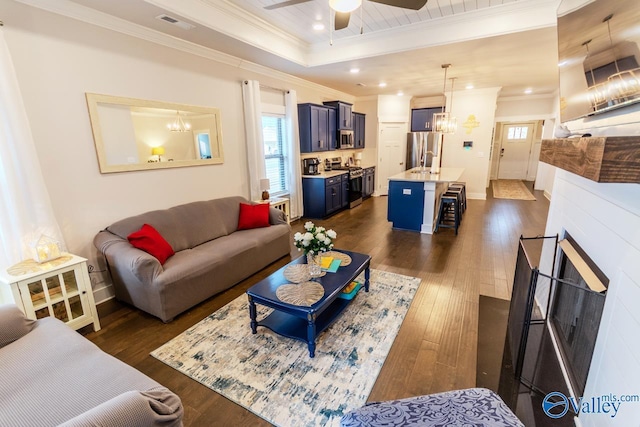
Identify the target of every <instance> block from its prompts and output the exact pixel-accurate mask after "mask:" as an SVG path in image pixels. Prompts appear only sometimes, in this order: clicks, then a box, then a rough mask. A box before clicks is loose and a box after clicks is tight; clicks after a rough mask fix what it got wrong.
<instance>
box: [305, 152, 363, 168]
mask: <svg viewBox="0 0 640 427" xmlns="http://www.w3.org/2000/svg"><path fill="white" fill-rule="evenodd" d="M362 152H363V150H335V151H322V152H319V153H305V154H302V155H301V156H300V160H302V159H309V158H314V157H317V158H319V159H320V170H321V171H323V170H324V159H332V158H334V157H341V158H342V164H343V165H344V164H345V163H346V162H347V160H348V159H349V157H351V158H353V161H354V163H356V159H355V155H356V153H362ZM361 166H370V165H361Z"/></svg>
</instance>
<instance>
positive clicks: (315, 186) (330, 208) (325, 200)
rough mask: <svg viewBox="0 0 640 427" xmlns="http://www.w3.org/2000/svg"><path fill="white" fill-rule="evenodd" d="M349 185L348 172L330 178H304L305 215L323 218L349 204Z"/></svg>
mask: <svg viewBox="0 0 640 427" xmlns="http://www.w3.org/2000/svg"><path fill="white" fill-rule="evenodd" d="M345 184H346V188H345ZM348 186H349V175H348V173H344V174H340V175H337V176H333V177H330V178H320V177H316V178H302V199H303V204H304V216H305V217H307V218H317V219H321V218H325V217H327V216H329V215H331V214H333V213H336V212H338V211H340V210H341V209H343V208H344V207H346V206H348V204H349V190H348ZM345 197H346V198H345Z"/></svg>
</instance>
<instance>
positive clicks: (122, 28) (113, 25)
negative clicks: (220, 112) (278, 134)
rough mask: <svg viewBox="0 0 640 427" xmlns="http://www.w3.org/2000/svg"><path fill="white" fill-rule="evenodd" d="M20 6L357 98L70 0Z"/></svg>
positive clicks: (329, 93) (29, 1)
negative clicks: (30, 7) (26, 6)
mask: <svg viewBox="0 0 640 427" xmlns="http://www.w3.org/2000/svg"><path fill="white" fill-rule="evenodd" d="M16 1H17V2H19V3H23V4H26V5H28V6H32V7H35V8H38V9H42V10H45V11H47V12H51V13H55V14H58V15H61V16H65V17H67V18H71V19H75V20H77V21H81V22H84V23H87V24H90V25H95V26H98V27H101V28H105V29H107V30H111V31H115V32H117V33H120V34H125V35H128V36H131V37H136V38H138V39H141V40H145V41H148V42H151V43H154V44H158V45H161V46H165V47H169V48H171V49H176V50H179V51H182V52H186V53H189V54H192V55H196V56H200V57H202V58H206V59H210V60H212V61H216V62H219V63H221V64H224V65H228V66H231V67H234V68H238V69H241V70H246V71H250V72H254V73H256V74H261V75H263V76H265V77H271V78H274V79H278V80H280V81H283V82H286V83H288V84H291V85H295V86H298V87H303V88H307V89H310V90H316V91H320V92H322V93H323V94H326V96H330V97H332V98H335V99H345V100H349V99H352V98H353V95H351V94H348V93H345V92H341V91H338V90H335V89H332V88H329V87H327V86H323V85H320V84H317V83H313V82H310V81H308V80H304V79H301V78H299V77H296V76H293V75H291V74H287V73H284V72H282V71H278V70H275V69H273V68H269V67H265V66H264V65H260V64H256V63H254V62H250V61H246V60H244V59H241V58H238V57H236V56H233V55H229V54H227V53H224V52H220V51H218V50H215V49H211V48H208V47H204V46H201V45H198V44H196V43H192V42H189V41H186V40H182V39H179V38H177V37H173V36H170V35H168V34H165V33H161V32H159V31H156V30H153V29H150V28H147V27H144V26H141V25H138V24H134V23H132V22H129V21H126V20H124V19H120V18H117V17H115V16H112V15H109V14H106V13H103V12H100V11H97V10H95V9H91V8H88V7H85V6H82V5H79V4H78V3H74V2H72V1H70V0H16Z"/></svg>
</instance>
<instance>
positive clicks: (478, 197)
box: [467, 192, 487, 200]
mask: <svg viewBox="0 0 640 427" xmlns="http://www.w3.org/2000/svg"><path fill="white" fill-rule="evenodd" d="M467 199H474V200H487V193H486V192H485V193H467Z"/></svg>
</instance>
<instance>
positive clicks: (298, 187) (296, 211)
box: [284, 90, 304, 219]
mask: <svg viewBox="0 0 640 427" xmlns="http://www.w3.org/2000/svg"><path fill="white" fill-rule="evenodd" d="M284 108H285V122H286V136H287V143H288V145H289V150H290V151H289V153H290V155H289V156H288V157H287V159H288V161H289V167H288V168H287V172H288V176H287V180H288V184H289V209H290V210H291V212H290V216H291V219H296V218H300V217H301V216H302V215H303V214H304V212H303V210H304V208H303V203H302V167H301V166H300V134H299V130H298V96H297V95H296V91H295V90H288V91H287V92H286V93H285V95H284Z"/></svg>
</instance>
